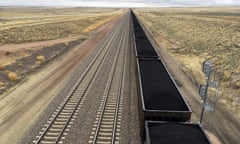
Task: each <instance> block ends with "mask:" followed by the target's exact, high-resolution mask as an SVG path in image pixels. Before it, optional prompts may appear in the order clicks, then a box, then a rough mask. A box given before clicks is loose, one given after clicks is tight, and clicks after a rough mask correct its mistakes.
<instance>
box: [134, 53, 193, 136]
mask: <svg viewBox="0 0 240 144" xmlns="http://www.w3.org/2000/svg"><path fill="white" fill-rule="evenodd" d="M137 69H138V70H137V71H138V82H137V83H138V84H139V85H138V95H139V96H138V106H139V108H138V109H139V117H140V128H142V129H141V135H142V136H144V135H145V134H144V133H145V132H144V130H143V129H144V128H143V127H144V121H145V120H157V121H174V122H186V121H190V119H191V113H192V111H191V109H190V107H189V106H188V104H187V103H186V101H185V99H184V98H183V96H182V94H181V93H180V92H179V90H178V88H177V86H176V83H175V82H174V80H173V78H172V77H171V75H170V74H169V72H168V71H167V69H166V68H165V66H164V64H163V63H162V62H161V61H160V60H158V59H141V58H138V59H137Z"/></svg>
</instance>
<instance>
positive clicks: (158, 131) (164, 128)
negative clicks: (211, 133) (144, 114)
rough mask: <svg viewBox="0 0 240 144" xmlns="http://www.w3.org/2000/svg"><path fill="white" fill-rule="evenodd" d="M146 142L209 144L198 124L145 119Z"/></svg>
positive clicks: (154, 143) (157, 143) (159, 143)
mask: <svg viewBox="0 0 240 144" xmlns="http://www.w3.org/2000/svg"><path fill="white" fill-rule="evenodd" d="M145 129H146V144H210V141H209V140H208V138H207V136H206V134H205V133H204V131H203V129H202V127H201V126H200V125H199V124H192V123H172V122H157V121H146V123H145Z"/></svg>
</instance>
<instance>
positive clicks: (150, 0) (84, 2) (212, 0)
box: [0, 0, 240, 7]
mask: <svg viewBox="0 0 240 144" xmlns="http://www.w3.org/2000/svg"><path fill="white" fill-rule="evenodd" d="M0 6H73V7H75V6H76V7H182V6H184V7H188V6H240V0H0Z"/></svg>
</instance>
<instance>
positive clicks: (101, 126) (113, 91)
mask: <svg viewBox="0 0 240 144" xmlns="http://www.w3.org/2000/svg"><path fill="white" fill-rule="evenodd" d="M129 23H130V22H129V20H128V21H127V22H125V24H124V25H123V26H124V27H125V28H129V27H130V25H129ZM127 33H128V30H126V31H125V32H124V33H123V34H122V36H121V40H120V41H124V42H125V43H119V45H118V47H119V48H118V51H117V56H116V57H115V59H114V63H113V67H112V68H111V72H110V74H109V79H108V82H107V84H106V86H105V89H104V94H103V97H102V99H101V101H100V106H99V109H98V112H97V114H96V119H95V122H94V125H93V128H92V132H91V135H90V138H89V141H88V143H91V144H92V143H93V144H95V143H97V144H102V143H104V144H106V143H112V144H117V143H119V140H120V126H121V116H122V110H123V104H122V95H123V87H124V77H125V75H124V74H125V67H126V63H127V61H126V59H127V56H128V54H127V51H128V50H127V49H126V48H127V47H128V46H127V45H126V44H128V40H129V37H128V36H127ZM121 49H122V50H121Z"/></svg>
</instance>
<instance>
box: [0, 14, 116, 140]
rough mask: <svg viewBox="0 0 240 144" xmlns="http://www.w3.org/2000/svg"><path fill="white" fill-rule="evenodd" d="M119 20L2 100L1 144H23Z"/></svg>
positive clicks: (0, 114) (12, 90)
mask: <svg viewBox="0 0 240 144" xmlns="http://www.w3.org/2000/svg"><path fill="white" fill-rule="evenodd" d="M117 20H118V18H115V19H114V20H113V21H111V22H110V23H108V24H106V25H104V26H102V27H100V28H98V29H97V30H96V32H95V33H93V34H92V35H91V36H90V37H89V38H88V40H86V41H85V42H84V43H82V44H80V45H78V46H76V47H75V48H73V50H72V51H69V52H68V53H67V54H66V55H64V56H62V57H60V58H58V59H57V60H55V61H53V62H51V63H50V64H48V65H47V66H46V67H45V68H44V69H42V70H41V71H40V72H37V73H35V74H33V75H31V76H29V77H28V78H27V79H26V80H25V82H22V83H20V84H18V85H16V86H15V87H13V88H12V89H10V91H9V92H7V93H5V94H4V95H1V96H0V144H7V143H11V144H13V143H19V142H20V141H21V139H22V137H23V134H24V133H25V132H26V131H27V130H28V128H30V127H31V125H33V124H34V123H35V121H36V120H37V119H38V118H39V116H40V115H41V114H42V112H43V111H44V110H45V108H46V107H47V106H48V105H49V103H50V102H51V101H52V100H53V99H54V98H55V96H56V94H57V93H58V92H59V91H60V90H61V88H63V86H64V85H66V84H65V82H67V81H68V79H69V78H70V77H71V76H72V74H73V73H74V72H75V71H76V69H77V68H78V67H79V65H81V64H82V63H83V62H84V59H86V57H87V56H88V55H89V54H90V53H91V51H92V50H93V49H94V48H95V47H96V46H97V45H98V43H99V42H100V41H101V39H102V38H103V37H104V36H105V35H106V33H107V32H108V31H109V30H111V29H112V27H113V26H114V25H115V23H116V22H117ZM31 46H32V45H31Z"/></svg>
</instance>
